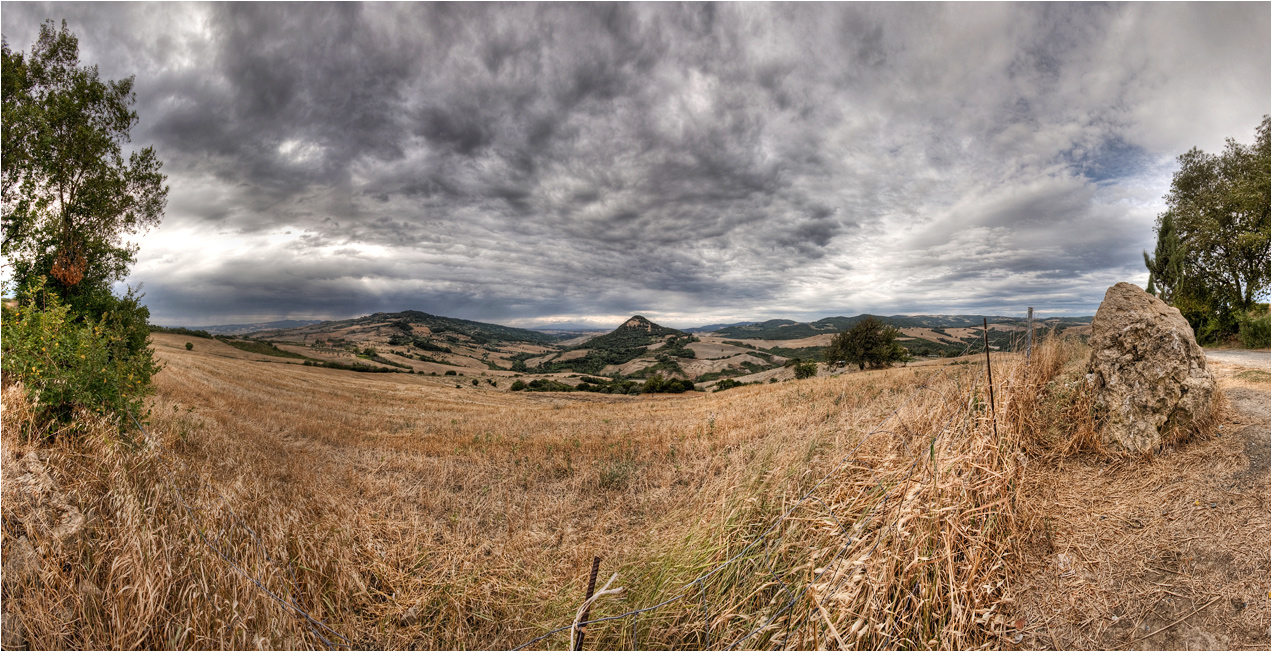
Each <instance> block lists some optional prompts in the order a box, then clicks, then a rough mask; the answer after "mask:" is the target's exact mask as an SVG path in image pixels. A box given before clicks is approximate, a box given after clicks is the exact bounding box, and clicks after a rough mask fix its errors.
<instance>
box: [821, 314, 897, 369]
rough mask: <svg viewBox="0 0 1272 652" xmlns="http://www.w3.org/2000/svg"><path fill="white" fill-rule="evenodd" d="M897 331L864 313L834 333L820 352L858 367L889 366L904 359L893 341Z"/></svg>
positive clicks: (826, 356) (832, 359) (828, 358)
mask: <svg viewBox="0 0 1272 652" xmlns="http://www.w3.org/2000/svg"><path fill="white" fill-rule="evenodd" d="M898 334H899V331H897V329H896V328H894V327H892V326H889V325H887V324H884V323H883V322H881V321H879V320H878V319H875V318H874V317H867V318H865V319H863V320H861V321H859V322H857V323H856V324H854V325H853V326H852V328H849V329H848V330H846V331H844V332H842V333H840V334H838V335H836V336H835V339H833V340H831V342H830V346H828V347H826V351H825V353H824V354H823V355H824V356H825V359H826V361H827V362H830V363H832V364H833V363H836V362H846V363H849V364H855V365H857V366H858V368H860V369H865V368H866V366H867V365H868V366H870V367H871V368H883V367H891V366H892V363H893V362H901V361H903V360H905V359H906V351H905V348H903V347H902V346H901V345H900V344H898V343H897V342H896V339H897V335H898Z"/></svg>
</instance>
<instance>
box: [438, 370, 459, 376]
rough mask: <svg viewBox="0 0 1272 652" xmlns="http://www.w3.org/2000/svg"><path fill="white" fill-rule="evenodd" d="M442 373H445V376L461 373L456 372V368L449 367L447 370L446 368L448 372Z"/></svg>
mask: <svg viewBox="0 0 1272 652" xmlns="http://www.w3.org/2000/svg"><path fill="white" fill-rule="evenodd" d="M442 375H443V376H457V375H459V374H457V373H455V370H454V369H447V370H446V373H444V374H442Z"/></svg>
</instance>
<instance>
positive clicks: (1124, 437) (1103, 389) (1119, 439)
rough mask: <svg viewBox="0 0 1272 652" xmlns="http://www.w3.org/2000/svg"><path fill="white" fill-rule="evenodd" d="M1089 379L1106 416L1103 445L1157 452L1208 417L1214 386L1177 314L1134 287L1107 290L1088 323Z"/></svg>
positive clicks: (1202, 355) (1198, 349) (1203, 358)
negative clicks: (1169, 436)
mask: <svg viewBox="0 0 1272 652" xmlns="http://www.w3.org/2000/svg"><path fill="white" fill-rule="evenodd" d="M1089 371H1090V373H1091V380H1092V382H1093V383H1094V384H1095V390H1096V398H1097V400H1098V401H1099V402H1100V403H1101V404H1103V405H1104V406H1105V407H1106V408H1107V410H1108V419H1107V422H1106V424H1105V431H1104V432H1105V438H1106V440H1108V441H1110V442H1114V443H1117V444H1119V445H1121V446H1122V447H1124V448H1127V449H1129V450H1133V451H1153V450H1156V449H1158V448H1159V447H1160V446H1161V444H1162V436H1163V435H1164V434H1165V433H1166V432H1168V431H1169V429H1170V428H1173V427H1181V428H1187V427H1189V426H1190V425H1192V423H1193V422H1194V421H1195V420H1196V419H1198V418H1201V417H1203V416H1205V415H1206V414H1208V412H1209V410H1210V404H1211V397H1212V396H1213V394H1214V392H1215V379H1214V376H1212V375H1211V374H1210V372H1208V371H1206V354H1205V352H1204V351H1202V350H1201V347H1200V346H1197V340H1196V338H1195V337H1194V336H1193V330H1192V327H1191V326H1189V325H1188V321H1187V320H1186V319H1184V317H1183V315H1181V314H1180V313H1179V310H1177V309H1175V308H1172V307H1170V306H1168V305H1166V304H1165V303H1163V302H1162V301H1161V300H1160V299H1158V298H1157V297H1154V296H1152V295H1150V294H1148V293H1146V292H1144V291H1143V290H1141V289H1139V288H1138V287H1136V286H1134V285H1131V284H1130V283H1118V284H1117V285H1114V286H1113V287H1111V288H1109V290H1108V292H1106V293H1105V295H1104V302H1103V303H1101V304H1100V309H1099V310H1098V311H1097V312H1096V313H1095V319H1093V320H1092V321H1091V360H1090V363H1089Z"/></svg>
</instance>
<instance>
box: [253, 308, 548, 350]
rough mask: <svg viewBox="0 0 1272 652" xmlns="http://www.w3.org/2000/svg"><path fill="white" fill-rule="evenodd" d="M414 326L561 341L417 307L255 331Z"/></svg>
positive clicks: (478, 337)
mask: <svg viewBox="0 0 1272 652" xmlns="http://www.w3.org/2000/svg"><path fill="white" fill-rule="evenodd" d="M416 325H421V326H424V327H426V328H428V330H429V331H431V332H432V335H433V336H438V335H445V334H447V333H454V334H456V335H463V336H465V339H467V340H468V341H470V342H472V343H473V344H479V345H480V344H488V343H494V342H529V343H531V344H544V345H550V344H555V343H556V342H558V341H560V340H561V338H560V337H557V336H554V335H549V334H547V333H540V332H538V331H532V330H528V329H525V328H513V327H511V326H500V325H499V324H487V323H485V322H479V321H470V320H467V319H456V318H454V317H439V316H437V315H430V314H428V313H426V312H420V311H418V310H404V311H402V312H377V313H375V314H372V315H367V316H365V317H355V318H353V319H343V320H339V321H325V322H316V323H311V324H308V325H305V326H302V327H299V328H288V329H286V331H285V332H278V331H268V332H267V331H264V330H262V331H258V332H257V333H256V335H257V337H264V338H272V337H287V336H292V337H294V336H301V335H309V334H315V335H316V334H319V333H327V332H331V331H335V330H340V329H344V328H351V327H359V326H362V327H370V326H378V327H380V328H386V329H396V330H398V331H401V332H402V334H403V335H406V334H407V332H408V329H404V328H402V327H403V326H410V327H414V326H416Z"/></svg>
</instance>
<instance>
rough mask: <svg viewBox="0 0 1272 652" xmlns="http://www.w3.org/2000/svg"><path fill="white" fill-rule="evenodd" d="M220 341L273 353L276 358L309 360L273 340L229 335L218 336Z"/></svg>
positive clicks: (249, 349) (263, 353)
mask: <svg viewBox="0 0 1272 652" xmlns="http://www.w3.org/2000/svg"><path fill="white" fill-rule="evenodd" d="M216 339H217V340H218V341H221V342H224V343H226V344H229V345H230V346H232V347H234V348H236V349H238V350H240V351H247V352H248V353H258V354H260V355H272V356H274V357H276V358H293V359H296V360H308V359H309V358H306V357H305V356H303V355H301V354H299V353H292V352H291V351H284V350H282V349H280V348H278V347H277V346H274V344H273V343H272V342H264V341H261V340H236V339H231V338H229V337H218V338H216Z"/></svg>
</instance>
